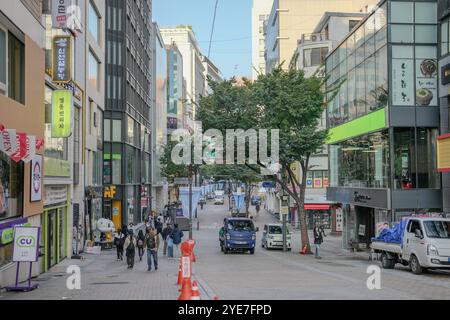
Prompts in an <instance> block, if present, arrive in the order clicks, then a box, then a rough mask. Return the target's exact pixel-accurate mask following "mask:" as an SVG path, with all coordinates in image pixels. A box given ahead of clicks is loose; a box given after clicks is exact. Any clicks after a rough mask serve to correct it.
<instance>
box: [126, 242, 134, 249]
mask: <svg viewBox="0 0 450 320" xmlns="http://www.w3.org/2000/svg"><path fill="white" fill-rule="evenodd" d="M133 251H134V243H133V241H130V244H129V245H128V247H127V252H133Z"/></svg>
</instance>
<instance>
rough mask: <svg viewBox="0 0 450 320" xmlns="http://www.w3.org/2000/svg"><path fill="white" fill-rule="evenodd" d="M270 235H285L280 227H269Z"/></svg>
mask: <svg viewBox="0 0 450 320" xmlns="http://www.w3.org/2000/svg"><path fill="white" fill-rule="evenodd" d="M269 233H270V234H283V229H281V227H280V226H269Z"/></svg>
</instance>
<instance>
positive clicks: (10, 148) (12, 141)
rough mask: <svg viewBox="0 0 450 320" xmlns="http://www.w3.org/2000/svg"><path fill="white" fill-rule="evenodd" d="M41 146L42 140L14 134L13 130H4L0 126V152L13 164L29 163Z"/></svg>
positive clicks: (24, 134) (18, 133)
mask: <svg viewBox="0 0 450 320" xmlns="http://www.w3.org/2000/svg"><path fill="white" fill-rule="evenodd" d="M43 145H44V140H43V139H36V137H35V136H29V135H27V134H26V133H21V132H16V130H15V129H6V128H5V127H4V126H3V125H1V124H0V151H1V152H4V153H5V154H6V155H8V156H9V157H10V158H11V159H12V160H13V161H15V162H19V161H24V162H25V163H28V162H30V161H31V159H32V158H33V157H34V156H35V154H36V149H40V148H41V147H42V146H43Z"/></svg>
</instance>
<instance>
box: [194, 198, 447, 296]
mask: <svg viewBox="0 0 450 320" xmlns="http://www.w3.org/2000/svg"><path fill="white" fill-rule="evenodd" d="M226 208H227V205H226V204H225V205H224V206H213V205H208V206H206V207H205V210H203V211H199V212H200V215H199V219H200V231H199V232H197V233H196V239H197V242H198V245H197V252H198V255H199V259H198V262H197V264H196V271H197V274H198V275H199V277H201V280H202V285H204V286H205V288H207V292H208V294H209V295H217V296H218V297H219V298H220V299H281V300H285V299H450V273H446V272H441V273H430V274H425V275H421V276H416V275H414V274H412V273H410V272H409V271H408V270H407V269H406V268H403V267H401V268H396V269H395V270H382V278H381V286H382V289H381V290H373V291H371V290H369V289H367V285H366V281H367V278H368V277H369V275H368V274H367V273H366V271H367V267H368V266H369V265H371V264H377V265H378V263H377V262H369V260H368V255H365V254H362V255H361V254H359V255H355V254H353V253H349V252H346V251H344V250H342V249H340V238H337V237H330V236H329V237H327V238H326V239H325V243H324V245H323V248H322V256H323V259H322V260H316V259H314V257H312V256H302V255H300V254H298V252H299V250H300V235H299V233H298V232H294V234H293V238H292V241H293V244H294V247H293V250H292V252H287V253H283V252H281V251H275V250H270V251H269V250H266V249H262V248H261V246H260V243H261V242H260V237H261V232H259V233H258V237H257V244H258V247H257V249H256V252H255V255H250V254H241V253H238V254H228V255H224V254H223V253H222V252H221V251H220V247H219V245H218V230H219V228H220V222H222V221H223V218H224V217H225V216H227V215H228V212H227V211H226ZM254 220H255V222H256V225H257V226H259V229H260V230H262V227H263V226H264V223H268V222H275V218H274V217H273V216H271V215H269V214H268V213H265V212H260V214H259V216H256V217H255V218H254Z"/></svg>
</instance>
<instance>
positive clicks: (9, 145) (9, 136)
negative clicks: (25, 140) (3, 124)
mask: <svg viewBox="0 0 450 320" xmlns="http://www.w3.org/2000/svg"><path fill="white" fill-rule="evenodd" d="M17 149H18V143H17V134H16V130H15V129H5V130H3V131H2V132H1V134H0V151H2V152H4V153H6V155H7V156H8V157H10V156H12V155H13V154H14V153H16V152H17Z"/></svg>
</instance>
